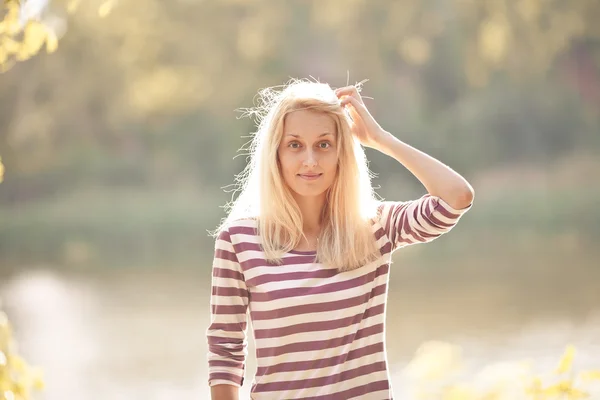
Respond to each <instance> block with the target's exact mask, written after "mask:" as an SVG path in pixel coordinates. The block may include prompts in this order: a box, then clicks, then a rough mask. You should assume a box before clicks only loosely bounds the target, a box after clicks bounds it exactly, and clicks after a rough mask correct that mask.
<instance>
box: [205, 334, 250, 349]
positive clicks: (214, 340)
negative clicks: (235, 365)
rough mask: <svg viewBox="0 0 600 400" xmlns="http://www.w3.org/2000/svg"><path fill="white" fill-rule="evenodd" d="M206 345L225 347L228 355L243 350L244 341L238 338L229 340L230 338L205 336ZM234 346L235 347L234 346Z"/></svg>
mask: <svg viewBox="0 0 600 400" xmlns="http://www.w3.org/2000/svg"><path fill="white" fill-rule="evenodd" d="M206 339H207V343H208V345H209V346H211V347H212V346H222V345H225V346H227V351H228V352H229V353H235V352H238V351H242V350H243V349H244V341H243V339H241V338H239V339H237V338H230V337H221V336H212V335H210V334H209V335H207V336H206ZM234 345H235V346H234Z"/></svg>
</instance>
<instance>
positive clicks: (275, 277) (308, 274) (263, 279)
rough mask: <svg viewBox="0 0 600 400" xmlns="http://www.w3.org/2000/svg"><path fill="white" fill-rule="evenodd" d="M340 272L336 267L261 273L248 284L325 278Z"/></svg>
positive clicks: (256, 284) (255, 284) (257, 284)
mask: <svg viewBox="0 0 600 400" xmlns="http://www.w3.org/2000/svg"><path fill="white" fill-rule="evenodd" d="M337 274H338V271H337V270H336V269H334V268H328V269H318V270H316V271H299V272H287V273H279V274H261V275H259V276H257V277H256V278H252V279H249V280H248V281H247V282H246V284H247V285H248V286H259V285H263V284H265V283H271V282H284V281H293V280H298V279H323V278H331V277H333V276H335V275H337Z"/></svg>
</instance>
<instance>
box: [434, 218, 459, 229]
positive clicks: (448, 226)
mask: <svg viewBox="0 0 600 400" xmlns="http://www.w3.org/2000/svg"><path fill="white" fill-rule="evenodd" d="M429 221H430V222H431V223H432V224H435V225H437V226H438V227H440V228H441V229H447V228H451V227H453V226H454V224H447V223H445V222H442V221H440V220H439V219H437V217H436V216H435V215H434V214H431V215H429Z"/></svg>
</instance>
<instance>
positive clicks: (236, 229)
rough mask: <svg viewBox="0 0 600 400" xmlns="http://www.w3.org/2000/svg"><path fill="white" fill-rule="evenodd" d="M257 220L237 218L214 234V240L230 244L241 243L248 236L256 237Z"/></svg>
mask: <svg viewBox="0 0 600 400" xmlns="http://www.w3.org/2000/svg"><path fill="white" fill-rule="evenodd" d="M257 232H258V220H257V219H256V218H239V219H235V220H232V221H229V222H228V223H226V224H224V225H223V226H222V227H221V229H220V230H219V231H218V232H217V234H216V240H217V241H220V240H224V241H226V242H230V243H236V242H243V241H245V240H247V238H248V237H249V236H256V235H257Z"/></svg>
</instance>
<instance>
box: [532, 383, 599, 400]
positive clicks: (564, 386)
mask: <svg viewBox="0 0 600 400" xmlns="http://www.w3.org/2000/svg"><path fill="white" fill-rule="evenodd" d="M543 393H544V394H545V395H547V396H563V397H565V398H567V399H585V398H587V397H589V394H588V393H586V392H583V391H581V390H579V389H576V388H574V387H573V381H572V380H567V381H562V382H559V383H557V384H556V385H553V386H550V387H549V388H547V389H546V390H544V391H543Z"/></svg>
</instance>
